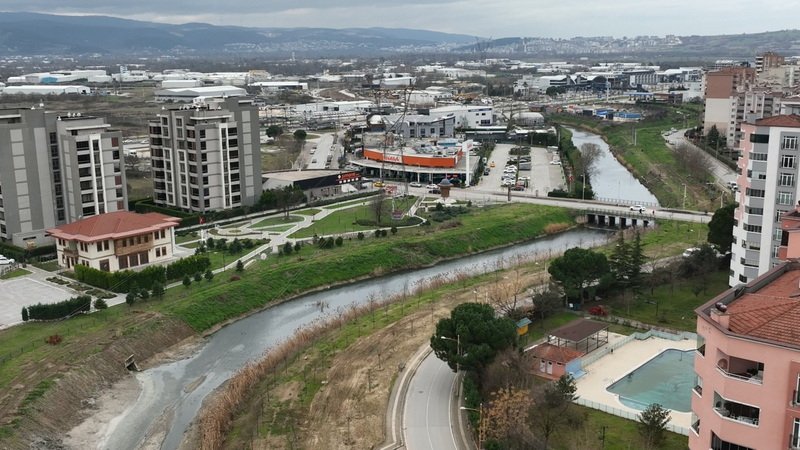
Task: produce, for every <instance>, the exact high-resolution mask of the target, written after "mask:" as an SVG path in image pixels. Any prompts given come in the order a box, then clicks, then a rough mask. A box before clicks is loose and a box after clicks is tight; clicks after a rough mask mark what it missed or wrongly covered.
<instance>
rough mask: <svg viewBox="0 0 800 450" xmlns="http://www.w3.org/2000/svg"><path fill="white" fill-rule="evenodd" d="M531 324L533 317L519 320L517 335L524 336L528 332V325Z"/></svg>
mask: <svg viewBox="0 0 800 450" xmlns="http://www.w3.org/2000/svg"><path fill="white" fill-rule="evenodd" d="M530 324H531V319H528V318H527V317H523V318H522V319H520V320H519V321H517V335H518V336H523V335H526V334H528V325H530Z"/></svg>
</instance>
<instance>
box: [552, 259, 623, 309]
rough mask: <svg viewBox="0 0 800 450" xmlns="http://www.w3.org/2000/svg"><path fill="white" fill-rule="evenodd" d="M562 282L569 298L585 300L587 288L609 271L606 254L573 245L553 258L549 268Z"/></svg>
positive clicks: (554, 276) (553, 275)
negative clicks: (562, 253)
mask: <svg viewBox="0 0 800 450" xmlns="http://www.w3.org/2000/svg"><path fill="white" fill-rule="evenodd" d="M547 271H548V272H550V275H552V277H553V278H554V279H555V280H556V281H558V282H560V283H561V285H562V286H563V287H564V290H565V291H566V294H567V297H568V298H573V299H575V298H577V299H578V300H579V302H583V299H584V297H585V296H586V295H585V291H586V288H587V287H589V286H590V285H591V284H592V283H595V282H597V281H598V280H600V278H602V277H603V276H605V275H607V274H608V273H609V268H608V260H607V259H606V255H604V254H602V253H597V252H593V251H591V250H586V249H582V248H579V247H573V248H571V249H569V250H567V251H566V252H564V255H563V256H560V257H558V258H556V259H555V260H553V262H552V263H551V264H550V267H548V269H547Z"/></svg>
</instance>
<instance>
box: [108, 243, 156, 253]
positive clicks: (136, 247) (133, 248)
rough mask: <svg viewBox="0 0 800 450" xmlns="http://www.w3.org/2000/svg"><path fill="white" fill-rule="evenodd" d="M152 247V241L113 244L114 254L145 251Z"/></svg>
mask: <svg viewBox="0 0 800 450" xmlns="http://www.w3.org/2000/svg"><path fill="white" fill-rule="evenodd" d="M152 248H153V241H151V240H149V239H148V241H147V242H142V243H139V244H133V245H127V246H124V247H123V246H121V245H116V244H115V245H114V256H124V255H130V254H132V253H139V252H146V251H149V250H150V249H152Z"/></svg>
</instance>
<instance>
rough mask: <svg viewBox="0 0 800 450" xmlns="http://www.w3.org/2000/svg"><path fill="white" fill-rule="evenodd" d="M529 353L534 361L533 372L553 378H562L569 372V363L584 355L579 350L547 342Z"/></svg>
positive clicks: (543, 376) (532, 364)
mask: <svg viewBox="0 0 800 450" xmlns="http://www.w3.org/2000/svg"><path fill="white" fill-rule="evenodd" d="M529 354H530V357H531V361H532V363H531V372H532V373H533V374H534V375H537V376H540V377H542V378H547V379H551V380H557V379H558V378H561V376H562V375H564V374H566V373H567V364H569V362H570V361H573V360H575V359H577V358H580V357H581V356H583V355H584V353H583V352H581V351H579V350H574V349H571V348H567V347H558V346H556V345H553V344H547V343H545V344H540V345H537V346H536V347H534V348H532V349H531V350H530V352H529Z"/></svg>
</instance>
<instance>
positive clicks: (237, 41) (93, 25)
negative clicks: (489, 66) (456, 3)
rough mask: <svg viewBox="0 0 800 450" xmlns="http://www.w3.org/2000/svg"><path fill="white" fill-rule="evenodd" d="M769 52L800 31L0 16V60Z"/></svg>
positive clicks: (791, 45) (799, 43)
mask: <svg viewBox="0 0 800 450" xmlns="http://www.w3.org/2000/svg"><path fill="white" fill-rule="evenodd" d="M766 50H773V51H776V52H778V53H780V54H783V55H786V56H790V55H795V54H800V31H798V30H783V31H773V32H765V33H754V34H737V35H722V36H670V37H634V38H621V39H618V38H609V37H575V38H572V39H553V38H547V37H504V38H500V39H494V40H486V39H480V38H476V37H475V36H468V35H463V34H450V33H441V32H436V31H426V30H413V29H403V28H345V29H333V28H248V27H234V26H216V25H209V24H205V23H185V24H179V25H173V24H164V23H154V22H143V21H135V20H127V19H119V18H114V17H107V16H59V15H49V14H38V13H3V12H0V55H3V56H8V55H87V54H99V55H104V56H115V55H116V56H129V55H140V56H143V55H175V56H185V57H191V56H193V55H196V56H202V57H206V58H213V57H214V56H224V55H240V54H252V55H272V56H287V55H291V54H295V55H296V56H298V57H313V56H327V57H345V56H378V55H390V54H397V53H407V54H424V53H436V54H446V53H473V54H480V55H481V56H502V55H508V56H529V57H552V56H564V57H575V56H595V57H614V56H617V55H630V56H638V55H641V56H646V57H648V58H651V57H652V58H662V57H667V58H670V57H672V58H675V57H681V56H688V57H693V58H724V57H731V58H745V57H747V58H752V57H753V56H754V55H755V54H756V53H758V52H762V51H766Z"/></svg>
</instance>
